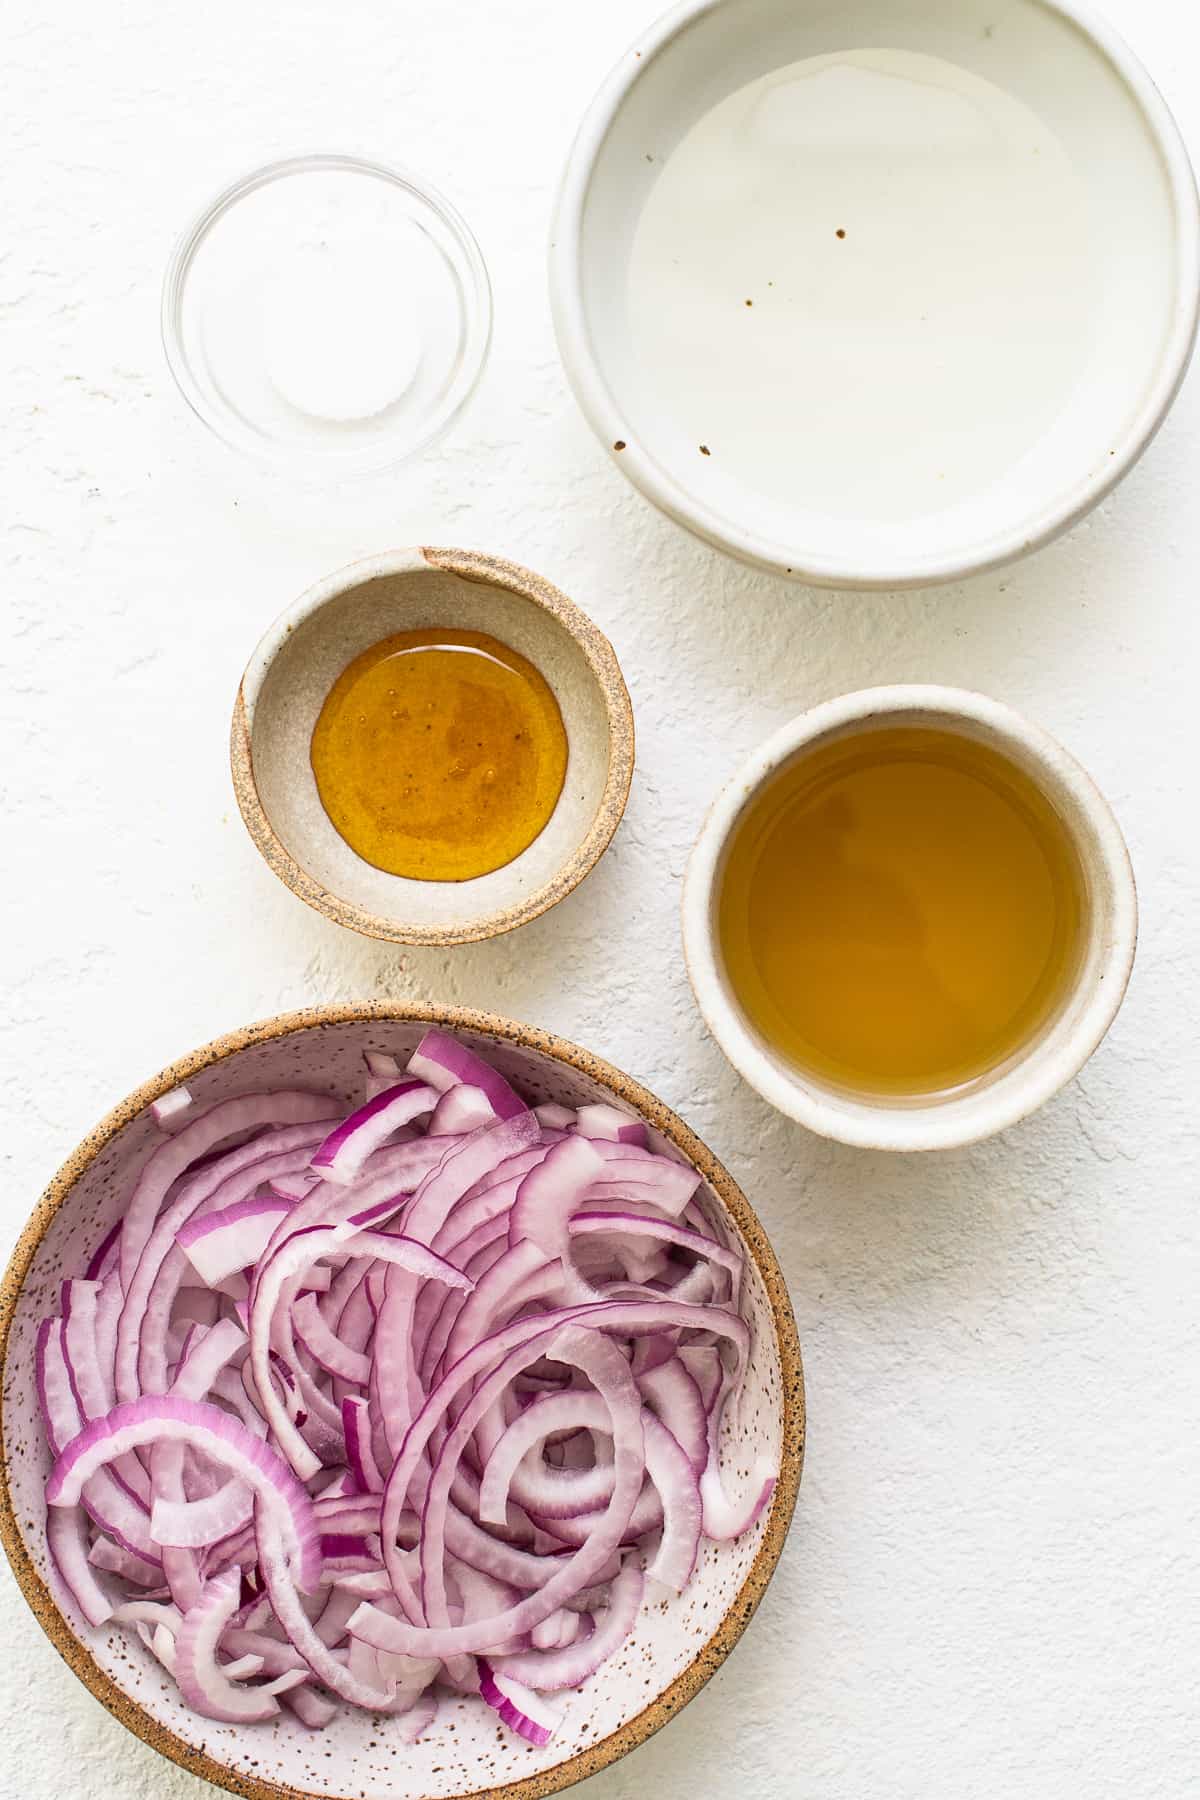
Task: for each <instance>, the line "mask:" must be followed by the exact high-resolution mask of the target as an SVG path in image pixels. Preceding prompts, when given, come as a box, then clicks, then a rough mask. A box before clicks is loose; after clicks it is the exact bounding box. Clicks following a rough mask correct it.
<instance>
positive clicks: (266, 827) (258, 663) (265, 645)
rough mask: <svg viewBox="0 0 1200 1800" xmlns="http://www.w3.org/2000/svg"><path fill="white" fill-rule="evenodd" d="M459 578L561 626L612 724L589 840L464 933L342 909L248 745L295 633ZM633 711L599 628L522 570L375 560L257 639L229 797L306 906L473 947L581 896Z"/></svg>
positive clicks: (310, 597) (420, 555)
mask: <svg viewBox="0 0 1200 1800" xmlns="http://www.w3.org/2000/svg"><path fill="white" fill-rule="evenodd" d="M437 572H441V573H445V574H450V575H457V576H459V577H460V578H461V579H462V580H464V581H473V582H478V583H480V584H481V585H483V586H490V587H498V588H503V589H504V590H505V591H506V592H508V593H511V594H516V595H518V596H519V597H520V598H521V599H523V600H528V601H529V602H530V603H531V604H532V605H534V606H539V607H541V609H542V610H543V612H547V613H549V614H550V616H551V617H552V618H553V619H555V620H557V622H558V624H559V625H560V626H561V627H562V629H563V630H564V631H565V632H567V633H568V635H569V636H570V637H572V638H574V640H575V642H576V643H577V644H578V645H579V647H580V649H581V650H582V651H583V654H584V657H585V658H586V660H587V664H588V667H589V669H590V670H591V673H592V677H593V679H594V680H595V682H596V685H597V687H598V688H599V690H600V694H601V698H602V699H603V702H604V710H605V716H606V719H607V724H608V774H607V777H606V779H605V783H604V791H603V793H602V794H601V796H600V802H599V805H598V806H597V808H596V812H595V814H594V816H593V818H592V822H591V824H590V825H589V827H588V830H587V832H586V834H585V836H584V837H583V838H582V839H581V840H580V841H579V843H578V844H576V845H575V848H574V849H573V850H572V851H571V854H570V855H569V856H568V857H567V859H566V861H565V862H564V863H563V864H562V865H561V866H560V868H559V869H558V870H557V871H556V873H555V874H554V875H552V876H551V878H550V880H549V881H546V882H543V884H542V885H541V887H539V888H535V889H534V891H533V892H532V893H531V894H527V895H525V896H524V898H523V899H521V900H520V901H519V902H517V903H515V904H514V905H512V906H507V907H501V908H499V909H498V910H496V911H493V912H490V913H483V914H481V915H480V916H479V917H478V918H475V919H472V920H468V921H467V922H466V923H465V924H462V925H454V926H440V925H429V926H423V925H412V924H409V923H406V922H405V921H404V920H400V919H392V918H388V917H386V916H385V915H384V914H382V913H374V912H370V911H368V910H367V908H365V907H362V906H358V905H356V904H355V903H354V902H353V901H351V900H345V899H343V898H342V896H341V895H339V894H335V893H333V892H332V890H331V889H329V888H327V887H325V885H324V884H323V883H322V882H319V881H318V880H317V879H316V878H315V877H314V876H313V875H310V874H309V872H308V870H307V869H305V868H304V866H303V864H302V863H300V862H299V861H298V860H297V859H296V857H294V856H293V855H292V853H291V851H290V850H288V849H286V848H285V847H284V845H283V843H282V842H281V841H280V839H279V838H278V837H277V836H276V834H275V829H274V826H273V825H272V824H271V821H270V819H269V817H268V816H267V811H266V808H265V807H264V806H263V803H262V800H261V798H260V796H259V792H258V785H257V783H256V781H255V779H254V765H253V758H252V755H251V737H252V732H253V725H254V708H255V705H256V703H257V700H258V696H259V693H260V692H261V690H262V684H263V682H264V680H265V679H266V675H267V672H268V670H269V669H270V667H271V664H272V663H273V662H274V660H275V657H276V655H277V653H278V651H279V649H280V646H281V645H282V644H283V643H284V642H285V641H286V639H287V638H288V637H289V636H290V634H291V633H292V632H293V631H294V630H295V628H296V626H297V625H299V624H301V623H302V621H303V620H305V619H308V618H310V617H311V616H312V615H313V614H314V613H316V612H319V611H320V609H321V608H322V607H323V606H325V605H327V604H328V602H330V601H331V600H336V599H340V598H341V596H342V595H343V594H347V593H349V592H351V591H352V590H353V589H354V588H356V587H360V586H362V584H363V583H364V582H367V581H372V580H374V579H376V578H377V577H379V576H384V575H427V574H430V573H437ZM635 747H636V746H635V733H634V723H633V706H632V703H631V701H630V698H629V690H628V688H627V687H626V685H625V678H624V676H623V675H622V673H621V665H620V663H619V662H618V661H617V654H616V651H615V650H614V649H613V647H612V645H611V643H610V642H609V640H608V639H607V637H605V635H604V633H603V632H602V631H601V630H600V628H599V626H598V625H595V624H594V623H593V622H592V620H591V619H590V618H589V617H588V615H587V614H586V613H585V612H584V611H583V610H582V609H581V608H580V607H578V606H576V604H575V602H574V601H573V600H570V599H568V598H567V596H566V594H564V593H563V592H562V591H561V590H560V589H559V588H556V587H555V586H554V585H553V583H552V582H549V581H547V580H546V578H545V577H544V576H542V575H538V574H535V573H534V571H533V570H532V569H527V568H524V567H523V566H522V565H521V564H520V563H515V562H509V561H507V560H506V559H505V558H503V557H499V556H490V555H487V554H485V553H483V552H481V551H475V550H455V549H440V548H436V547H434V546H431V545H419V546H416V547H414V548H412V549H401V550H391V551H384V552H381V553H380V554H379V555H377V556H370V557H365V558H363V559H362V560H361V561H359V562H354V563H349V564H347V565H346V566H345V567H344V568H341V569H336V570H335V571H334V572H333V574H332V575H326V576H324V577H323V578H322V579H321V580H320V581H317V582H315V583H314V584H313V586H312V587H310V588H308V589H307V590H306V591H305V592H304V593H303V594H301V596H300V598H299V599H298V600H295V601H293V602H292V604H291V605H290V606H289V607H287V608H285V610H284V611H283V612H282V613H280V615H279V617H278V618H277V619H276V620H275V621H274V623H273V624H272V625H271V626H269V627H268V629H267V631H266V632H265V633H264V634H263V636H262V637H261V638H260V639H259V642H258V644H257V645H256V646H255V648H254V650H253V652H252V653H251V656H250V660H249V662H248V663H247V664H246V668H245V671H244V673H243V675H242V679H241V682H240V683H239V686H238V691H237V697H236V699H235V701H234V706H233V719H232V723H231V726H230V734H229V761H230V768H231V772H232V775H233V789H234V794H235V795H236V798H237V803H238V808H239V810H240V812H241V815H242V819H243V821H244V823H245V826H246V829H247V831H249V833H250V836H251V838H252V839H253V840H254V843H255V845H256V846H257V848H258V851H259V853H260V855H261V856H262V857H263V860H264V861H265V862H266V864H267V866H268V868H270V869H271V870H272V871H273V872H274V873H275V874H276V875H278V877H279V879H280V880H281V881H282V882H284V883H285V885H286V886H288V887H289V888H291V890H292V892H293V893H294V894H297V895H299V897H300V899H301V900H303V901H304V902H305V903H306V904H307V905H308V906H311V907H313V908H314V910H315V911H317V912H319V913H323V914H324V915H325V917H326V918H327V919H332V920H333V922H334V923H335V924H336V925H344V926H346V927H348V929H349V930H351V931H357V932H359V933H360V934H361V935H362V936H364V937H372V938H383V939H385V940H386V941H387V942H388V943H392V944H432V945H437V946H439V947H441V948H445V947H448V946H450V945H452V944H473V943H478V942H480V941H481V940H482V939H484V938H491V937H499V936H500V935H501V933H502V932H506V931H513V930H515V929H516V927H517V926H518V925H525V924H528V922H529V920H530V919H536V918H537V917H538V916H539V914H541V913H544V912H546V911H547V910H548V909H549V908H550V907H551V906H554V905H556V904H557V902H558V901H559V900H562V899H565V897H566V896H567V895H568V894H569V893H571V892H572V891H573V889H575V888H577V887H578V886H579V883H580V882H581V881H582V880H583V879H584V877H585V876H586V875H589V874H590V873H591V871H592V869H593V868H594V867H595V865H596V864H597V862H599V860H600V858H601V856H602V855H603V854H604V852H605V850H607V848H608V846H609V844H610V843H611V841H612V837H613V833H614V832H615V831H616V829H617V826H618V825H619V824H620V822H621V818H622V815H623V814H624V811H625V804H626V801H627V800H628V798H629V789H630V786H631V784H632V781H633V765H634V756H635Z"/></svg>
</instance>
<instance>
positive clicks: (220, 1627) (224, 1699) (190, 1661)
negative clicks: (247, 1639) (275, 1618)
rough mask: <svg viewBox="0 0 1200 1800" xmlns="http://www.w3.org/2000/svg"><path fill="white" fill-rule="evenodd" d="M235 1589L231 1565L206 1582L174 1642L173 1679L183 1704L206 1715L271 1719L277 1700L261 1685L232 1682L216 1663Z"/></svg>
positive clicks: (236, 1720) (239, 1721) (241, 1721)
mask: <svg viewBox="0 0 1200 1800" xmlns="http://www.w3.org/2000/svg"><path fill="white" fill-rule="evenodd" d="M240 1591H241V1580H240V1578H239V1576H238V1573H237V1570H236V1569H231V1570H230V1571H229V1572H228V1574H226V1575H218V1576H217V1577H216V1579H215V1580H213V1581H210V1582H208V1583H207V1585H206V1587H205V1589H204V1592H203V1593H202V1594H201V1596H200V1599H199V1600H198V1601H197V1603H196V1605H195V1606H193V1607H192V1608H191V1609H190V1611H189V1612H188V1613H187V1615H186V1616H185V1618H184V1621H183V1624H182V1626H181V1628H180V1632H179V1636H178V1637H177V1638H176V1640H175V1679H176V1680H177V1681H178V1683H179V1691H180V1693H181V1694H182V1695H183V1698H184V1699H185V1700H186V1701H187V1703H188V1705H189V1706H190V1707H191V1708H192V1709H193V1710H194V1711H195V1712H198V1713H201V1714H203V1716H204V1717H205V1718H206V1719H220V1720H222V1721H224V1722H225V1723H226V1724H230V1725H253V1724H257V1723H258V1722H259V1721H260V1720H262V1719H273V1718H274V1717H275V1715H276V1713H277V1712H278V1711H279V1706H278V1703H277V1701H276V1700H275V1698H274V1696H273V1695H271V1694H268V1693H266V1692H264V1691H263V1690H262V1689H261V1688H259V1689H256V1688H246V1687H239V1686H237V1685H236V1683H235V1682H234V1681H233V1679H232V1678H231V1677H230V1674H229V1670H228V1669H227V1668H222V1667H221V1665H220V1663H219V1662H218V1661H217V1646H218V1644H219V1643H220V1640H221V1634H222V1632H223V1631H224V1630H225V1627H226V1626H227V1625H228V1623H229V1621H230V1619H232V1617H233V1615H234V1613H235V1612H236V1611H237V1609H238V1604H239V1595H240ZM260 1666H261V1665H260Z"/></svg>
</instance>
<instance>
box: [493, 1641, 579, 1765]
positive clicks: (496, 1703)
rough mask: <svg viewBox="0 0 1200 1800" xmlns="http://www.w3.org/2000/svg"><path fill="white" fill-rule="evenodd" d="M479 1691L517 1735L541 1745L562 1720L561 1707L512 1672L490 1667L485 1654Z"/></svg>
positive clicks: (546, 1742)
mask: <svg viewBox="0 0 1200 1800" xmlns="http://www.w3.org/2000/svg"><path fill="white" fill-rule="evenodd" d="M479 1692H480V1693H481V1694H482V1695H483V1697H484V1699H485V1700H486V1701H487V1703H488V1705H489V1706H490V1707H492V1708H493V1709H494V1711H496V1712H498V1713H499V1715H500V1717H501V1718H502V1719H503V1720H504V1723H505V1724H506V1725H508V1726H510V1727H511V1728H512V1730H513V1731H515V1732H516V1733H517V1734H518V1736H520V1737H523V1738H525V1739H527V1740H528V1742H529V1743H531V1744H536V1745H537V1747H538V1749H539V1750H540V1749H544V1748H545V1746H546V1745H547V1744H548V1743H549V1742H550V1740H551V1738H552V1737H553V1736H554V1733H555V1732H556V1731H557V1729H558V1727H559V1725H560V1724H561V1723H562V1710H561V1708H560V1707H557V1706H554V1705H552V1704H551V1702H550V1701H548V1700H546V1699H544V1698H543V1696H542V1695H541V1694H535V1693H534V1692H533V1690H532V1688H527V1687H526V1686H525V1685H524V1683H523V1682H520V1681H516V1680H514V1679H513V1677H512V1676H511V1675H504V1674H500V1673H499V1672H497V1671H496V1670H493V1668H492V1666H491V1664H490V1663H489V1662H488V1661H487V1660H486V1658H484V1657H482V1656H481V1657H480V1659H479Z"/></svg>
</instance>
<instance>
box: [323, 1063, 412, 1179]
mask: <svg viewBox="0 0 1200 1800" xmlns="http://www.w3.org/2000/svg"><path fill="white" fill-rule="evenodd" d="M436 1104H437V1093H436V1091H435V1090H434V1089H433V1088H432V1087H430V1086H429V1085H427V1084H426V1083H425V1082H423V1081H401V1082H398V1083H397V1084H396V1086H395V1087H390V1088H385V1089H384V1090H383V1092H382V1093H381V1094H376V1096H375V1098H374V1099H373V1100H368V1101H367V1103H366V1105H365V1106H360V1107H359V1109H358V1111H357V1112H352V1113H351V1114H350V1117H349V1118H348V1119H344V1120H343V1121H342V1123H341V1124H340V1125H338V1126H336V1127H335V1128H334V1130H333V1131H331V1132H330V1134H329V1136H328V1137H327V1138H326V1139H325V1141H324V1143H323V1144H322V1145H321V1147H320V1149H318V1150H316V1151H314V1153H313V1157H312V1167H313V1168H314V1169H315V1170H316V1171H317V1173H318V1174H319V1175H320V1176H321V1177H322V1179H323V1180H325V1181H335V1182H337V1184H338V1186H339V1187H348V1186H349V1184H350V1183H351V1182H352V1181H354V1180H355V1179H356V1177H357V1176H358V1174H359V1173H360V1171H361V1169H362V1166H363V1164H364V1163H365V1162H366V1160H367V1158H368V1156H370V1155H371V1153H372V1151H374V1150H378V1149H380V1148H381V1147H382V1146H383V1145H384V1144H386V1143H387V1141H388V1139H389V1138H390V1137H391V1136H393V1134H394V1133H395V1132H397V1131H399V1130H400V1128H401V1126H403V1125H407V1124H409V1123H410V1121H411V1120H413V1119H417V1118H420V1116H421V1114H422V1113H426V1112H429V1111H430V1110H431V1108H432V1107H434V1106H436Z"/></svg>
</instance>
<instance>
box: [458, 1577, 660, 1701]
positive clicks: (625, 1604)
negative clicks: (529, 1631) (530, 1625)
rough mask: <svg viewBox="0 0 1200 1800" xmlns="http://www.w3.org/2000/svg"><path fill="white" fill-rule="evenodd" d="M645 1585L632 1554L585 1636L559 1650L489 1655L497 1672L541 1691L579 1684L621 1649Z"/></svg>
mask: <svg viewBox="0 0 1200 1800" xmlns="http://www.w3.org/2000/svg"><path fill="white" fill-rule="evenodd" d="M645 1586H646V1583H645V1578H644V1576H643V1574H642V1570H641V1567H640V1565H639V1563H638V1561H637V1559H636V1558H635V1557H630V1558H629V1559H628V1560H627V1561H626V1562H625V1563H624V1565H623V1566H622V1569H621V1573H620V1574H619V1575H618V1576H617V1578H616V1580H615V1581H614V1582H613V1584H612V1586H611V1587H610V1589H609V1593H608V1605H607V1606H606V1608H605V1609H604V1611H603V1612H602V1613H600V1614H599V1615H597V1617H596V1618H595V1620H594V1622H593V1626H592V1630H591V1631H590V1632H589V1633H588V1634H587V1635H586V1636H582V1637H579V1638H576V1639H573V1640H571V1641H569V1642H567V1643H565V1644H562V1645H560V1646H559V1647H558V1648H557V1649H546V1650H538V1649H534V1650H524V1651H522V1650H518V1651H515V1652H513V1653H512V1654H511V1655H508V1656H497V1657H493V1658H492V1659H491V1661H492V1669H493V1672H494V1674H495V1676H496V1677H497V1679H508V1680H512V1681H520V1682H524V1683H527V1684H528V1686H529V1687H531V1688H534V1689H536V1690H537V1691H538V1692H540V1693H543V1694H553V1693H560V1692H561V1691H562V1690H563V1689H564V1688H576V1687H581V1686H582V1685H583V1683H584V1682H585V1681H587V1680H589V1679H590V1678H591V1677H592V1676H593V1675H594V1674H595V1673H596V1670H597V1669H598V1668H600V1667H601V1665H602V1664H604V1663H606V1662H607V1661H608V1659H609V1657H610V1656H611V1655H612V1654H613V1652H614V1651H615V1650H619V1649H620V1647H621V1645H622V1644H623V1643H624V1642H625V1639H626V1638H627V1637H628V1636H629V1634H630V1632H631V1631H632V1630H633V1627H634V1622H635V1620H636V1619H637V1616H638V1613H639V1612H640V1610H641V1605H642V1595H643V1593H644V1592H645ZM571 1616H573V1617H576V1618H577V1617H578V1615H571Z"/></svg>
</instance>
